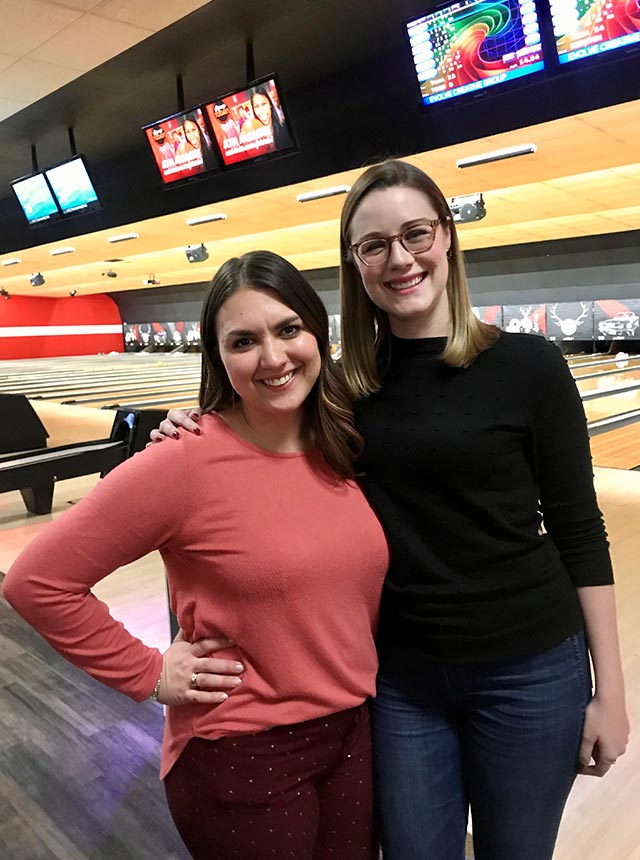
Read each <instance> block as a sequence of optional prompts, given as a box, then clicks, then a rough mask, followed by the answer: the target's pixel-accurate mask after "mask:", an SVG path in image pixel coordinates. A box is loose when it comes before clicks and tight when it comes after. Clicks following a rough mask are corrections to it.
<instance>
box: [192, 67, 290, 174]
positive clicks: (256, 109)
mask: <svg viewBox="0 0 640 860" xmlns="http://www.w3.org/2000/svg"><path fill="white" fill-rule="evenodd" d="M205 110H206V111H207V115H208V117H209V122H210V123H211V127H212V129H213V133H214V135H215V137H216V140H217V142H218V147H219V148H220V152H221V153H222V160H223V161H224V163H225V164H236V163H237V162H240V161H248V160H250V159H253V158H257V157H258V156H261V155H268V154H271V153H280V152H285V151H288V150H291V149H293V148H294V146H295V144H294V142H293V138H292V136H291V132H290V130H289V128H288V125H287V120H286V116H285V113H284V110H283V108H282V104H281V102H280V97H279V95H278V88H277V86H276V82H275V80H274V79H273V78H268V79H265V80H263V81H255V82H254V83H252V84H250V85H249V86H248V87H247V88H246V89H244V90H236V91H235V92H233V93H230V94H229V95H226V96H221V97H220V98H219V99H216V101H214V102H211V103H210V104H208V105H205Z"/></svg>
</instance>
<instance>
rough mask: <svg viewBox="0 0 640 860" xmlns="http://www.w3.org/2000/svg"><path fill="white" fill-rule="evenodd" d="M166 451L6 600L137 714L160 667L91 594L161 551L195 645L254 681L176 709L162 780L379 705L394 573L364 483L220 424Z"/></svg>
mask: <svg viewBox="0 0 640 860" xmlns="http://www.w3.org/2000/svg"><path fill="white" fill-rule="evenodd" d="M201 427H202V435H201V436H194V435H192V434H188V433H186V434H183V437H182V439H181V440H180V442H174V443H169V442H166V443H165V444H164V445H153V446H151V447H150V448H148V449H146V450H145V451H142V452H141V453H139V454H136V455H135V457H133V458H132V459H131V460H128V461H127V462H126V463H124V464H123V465H121V466H120V467H118V468H117V469H116V470H115V471H113V472H112V473H111V474H109V475H108V476H107V477H106V478H105V479H104V480H103V481H101V482H100V484H99V485H98V486H97V487H96V488H95V489H94V490H93V491H92V492H91V493H90V494H89V495H88V496H87V497H86V498H85V499H84V500H83V501H82V502H80V503H79V504H78V505H76V506H75V507H74V508H72V509H71V510H69V511H68V512H66V513H65V514H63V515H62V516H60V517H59V518H58V519H56V521H55V522H54V523H53V524H52V525H51V526H50V527H49V528H47V529H45V530H44V532H43V533H41V534H40V535H39V536H38V537H36V538H35V540H33V541H32V542H31V543H30V544H29V546H28V547H27V548H26V550H25V551H24V552H23V553H22V554H21V555H20V557H19V558H18V559H17V561H16V562H15V564H14V565H13V566H12V568H11V569H10V571H9V573H8V574H7V577H6V579H5V582H4V586H3V590H4V594H5V596H6V598H7V600H8V601H9V602H10V603H11V604H12V605H13V606H14V608H15V609H16V610H17V611H18V612H19V613H20V614H21V615H23V616H24V617H25V618H26V619H27V620H28V621H29V623H31V624H32V625H33V626H34V627H35V628H36V629H37V630H38V631H39V632H40V633H42V635H43V636H44V637H45V638H46V639H47V640H48V641H49V642H50V643H51V644H52V645H53V647H54V648H56V649H57V650H58V651H59V652H60V653H61V654H63V655H64V656H65V657H66V658H67V659H69V660H70V661H71V662H72V663H74V664H76V665H77V666H79V667H81V668H82V669H84V670H86V671H87V672H89V674H91V675H92V676H93V677H94V678H97V679H98V680H99V681H102V682H103V683H105V684H107V685H109V686H111V687H114V688H115V689H117V690H120V691H121V692H122V693H125V694H127V695H128V696H131V697H132V698H133V699H135V700H137V701H142V700H144V699H146V698H147V697H148V696H149V694H150V693H151V691H152V689H153V687H154V686H155V683H156V681H157V679H158V677H159V675H160V670H161V668H162V656H161V654H160V652H159V651H157V650H156V649H155V648H149V647H147V646H146V645H144V644H143V643H142V642H141V641H140V640H138V639H136V638H135V637H134V636H132V635H131V634H129V633H128V632H127V631H126V630H125V629H124V628H123V626H122V625H121V624H120V623H119V622H117V621H115V620H114V619H113V618H112V617H111V615H110V614H109V610H108V608H107V606H106V605H105V604H104V603H102V602H101V601H100V600H98V599H97V598H96V597H95V596H94V595H93V594H92V592H91V590H90V589H91V587H92V586H93V585H94V584H95V583H96V582H98V581H99V580H100V579H102V578H104V577H105V576H107V575H108V574H109V573H111V572H112V571H113V570H115V569H116V568H118V567H121V566H122V565H125V564H128V563H129V562H131V561H133V560H134V559H137V558H140V557H141V556H143V555H145V554H146V553H148V552H150V551H151V550H153V549H159V550H160V553H161V554H162V557H163V560H164V563H165V565H166V570H167V576H168V580H169V587H170V594H171V606H172V609H173V610H174V612H175V613H176V615H177V617H178V621H179V623H180V626H181V627H182V629H183V630H184V633H185V637H186V638H187V639H188V640H189V641H194V640H196V639H200V638H202V637H209V636H218V635H225V636H228V637H230V638H231V639H232V640H233V641H234V642H236V643H237V645H236V646H234V647H233V648H229V649H227V650H226V651H224V652H217V654H216V656H219V657H227V658H230V659H239V660H241V661H242V663H243V664H244V666H245V673H244V676H243V683H242V684H241V686H240V688H239V689H238V690H234V691H233V693H231V695H230V696H229V698H228V699H227V700H226V701H225V702H224V703H223V704H222V705H219V706H217V707H215V708H211V707H209V706H205V705H182V706H176V707H170V708H168V709H167V720H166V727H165V737H164V742H163V750H162V767H161V777H163V776H165V775H166V773H167V772H168V771H169V769H170V768H171V766H172V765H173V763H174V762H175V761H176V759H177V757H178V756H179V755H180V752H181V751H182V750H183V749H184V747H185V745H186V744H187V743H188V741H189V740H190V739H191V738H192V737H196V736H197V737H204V738H219V737H222V736H225V735H233V734H242V733H247V732H258V731H262V730H264V729H267V728H269V727H271V726H275V725H286V724H288V723H295V722H301V721H303V720H309V719H313V718H315V717H319V716H324V715H325V714H329V713H333V712H335V711H340V710H343V709H346V708H350V707H354V706H356V705H358V704H360V703H361V702H362V701H364V699H365V698H366V697H367V696H369V695H371V694H373V693H374V689H375V688H374V680H375V674H376V669H377V658H376V650H375V645H374V632H375V627H376V624H377V618H378V605H379V599H380V592H381V588H382V582H383V579H384V575H385V572H386V569H387V565H388V551H387V545H386V541H385V538H384V535H383V533H382V529H381V528H380V525H379V524H378V522H377V520H376V519H375V517H374V515H373V513H372V511H371V510H370V508H369V506H368V505H367V502H366V501H365V499H364V497H363V496H362V494H361V493H360V491H359V490H358V489H357V488H356V486H355V485H354V484H353V483H351V482H345V481H338V480H336V481H335V482H333V483H332V482H330V481H328V480H327V479H326V478H323V477H321V476H320V475H319V474H318V473H317V472H316V471H314V470H313V469H312V468H311V466H310V464H309V461H308V459H307V457H306V456H305V455H304V454H275V453H269V452H266V451H263V450H261V449H259V448H256V447H254V446H252V445H250V444H249V443H248V442H245V441H244V440H242V439H240V438H239V437H238V436H237V435H236V434H234V433H233V432H232V431H231V430H230V429H229V428H228V427H227V425H226V424H225V423H224V421H223V420H222V419H221V418H219V417H218V416H217V415H209V416H205V417H204V418H203V420H202V422H201Z"/></svg>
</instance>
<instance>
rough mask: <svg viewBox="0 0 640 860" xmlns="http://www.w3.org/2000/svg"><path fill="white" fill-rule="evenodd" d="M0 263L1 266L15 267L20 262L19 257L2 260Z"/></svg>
mask: <svg viewBox="0 0 640 860" xmlns="http://www.w3.org/2000/svg"><path fill="white" fill-rule="evenodd" d="M0 262H1V263H2V265H3V266H17V265H18V263H21V262H22V260H21V259H20V257H12V258H11V259H9V260H2V261H0Z"/></svg>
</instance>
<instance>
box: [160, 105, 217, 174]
mask: <svg viewBox="0 0 640 860" xmlns="http://www.w3.org/2000/svg"><path fill="white" fill-rule="evenodd" d="M144 133H145V135H146V137H147V141H148V143H149V146H150V147H151V151H152V153H153V157H154V158H155V160H156V164H157V165H158V170H159V171H160V175H161V176H162V180H163V182H164V183H165V185H168V184H170V183H171V182H177V181H178V180H180V179H190V178H191V177H192V176H198V175H199V174H201V173H206V172H207V171H209V170H215V169H217V168H219V167H220V163H219V161H218V158H217V156H216V154H215V150H214V148H213V146H212V143H211V137H210V133H209V130H208V128H207V124H206V122H205V118H204V114H203V112H202V109H201V108H194V109H192V110H188V111H183V112H182V113H179V114H175V115H174V116H170V117H167V118H166V119H162V120H158V122H155V123H152V124H151V125H148V126H145V128H144Z"/></svg>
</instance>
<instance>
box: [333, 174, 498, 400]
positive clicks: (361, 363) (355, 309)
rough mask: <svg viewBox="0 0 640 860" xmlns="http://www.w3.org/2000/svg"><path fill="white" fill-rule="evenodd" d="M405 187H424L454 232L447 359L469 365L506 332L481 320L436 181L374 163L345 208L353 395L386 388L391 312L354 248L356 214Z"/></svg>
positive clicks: (344, 283)
mask: <svg viewBox="0 0 640 860" xmlns="http://www.w3.org/2000/svg"><path fill="white" fill-rule="evenodd" d="M397 186H404V187H407V188H415V189H416V190H417V191H421V192H422V193H423V194H424V195H425V196H426V197H427V198H428V200H429V201H430V202H431V204H432V205H433V207H434V209H435V211H436V212H437V214H438V217H439V218H440V219H441V221H442V224H443V229H446V230H448V231H449V233H450V236H451V245H450V249H449V253H448V257H449V274H448V277H447V296H448V299H449V315H450V319H451V328H450V331H449V334H448V337H447V345H446V347H445V349H444V351H443V353H442V361H443V362H444V363H445V364H447V365H449V366H450V367H467V366H468V365H469V364H470V363H471V362H472V361H473V360H474V358H476V357H477V356H478V355H479V354H480V353H481V352H482V351H483V350H485V349H488V348H489V347H490V346H492V344H494V343H495V341H496V340H497V339H498V337H499V336H500V332H499V330H498V329H497V328H495V327H494V326H489V325H487V324H486V323H483V322H480V320H478V319H477V318H476V316H475V315H474V313H473V311H472V309H471V299H470V298H469V288H468V286H467V276H466V273H465V269H464V261H463V257H462V251H461V250H460V243H459V241H458V234H457V233H456V228H455V224H454V222H453V217H452V215H451V210H450V209H449V205H448V203H447V201H446V200H445V197H444V195H443V193H442V191H441V190H440V189H439V188H438V186H437V185H436V183H435V182H434V181H433V179H431V177H430V176H427V174H426V173H424V172H423V171H422V170H420V169H419V168H418V167H415V166H414V165H412V164H408V163H407V162H405V161H397V160H389V161H383V162H381V163H380V164H375V165H374V166H373V167H369V168H368V169H367V170H365V172H364V173H362V174H361V175H360V176H359V177H358V179H357V180H356V182H355V183H354V185H353V187H352V188H351V191H350V192H349V194H348V195H347V198H346V200H345V203H344V207H343V209H342V218H341V222H340V299H341V311H342V320H341V328H342V366H343V369H344V373H345V378H346V381H347V384H348V386H349V389H350V391H351V393H352V395H353V396H354V397H356V398H358V397H366V396H367V395H368V394H372V393H373V392H374V391H377V390H378V388H379V387H380V370H379V356H380V354H381V352H382V351H383V350H384V349H385V348H386V347H387V346H388V341H389V335H390V327H389V318H388V317H387V314H386V313H385V312H384V311H383V310H381V309H380V308H379V307H377V305H375V304H374V303H373V302H372V301H371V299H370V298H369V296H368V295H367V293H366V292H365V290H364V287H363V285H362V279H361V278H360V274H359V272H358V268H357V266H356V263H355V260H354V256H353V252H352V251H351V248H350V246H351V244H352V239H351V236H350V231H351V222H352V220H353V216H354V214H355V212H356V211H357V209H358V206H359V205H360V204H361V203H362V201H363V200H364V198H365V197H366V196H367V195H368V194H370V193H371V192H372V191H378V190H380V189H384V188H394V187H397Z"/></svg>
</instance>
